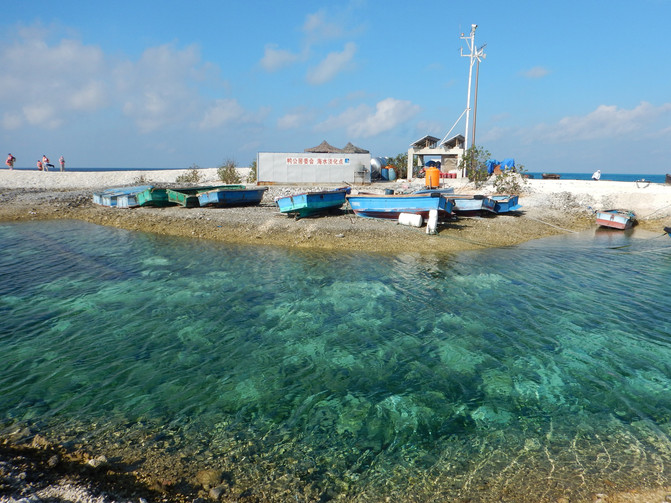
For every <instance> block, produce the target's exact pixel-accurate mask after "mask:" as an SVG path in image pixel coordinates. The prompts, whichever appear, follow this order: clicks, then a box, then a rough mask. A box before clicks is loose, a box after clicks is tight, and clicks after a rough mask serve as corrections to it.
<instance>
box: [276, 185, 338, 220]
mask: <svg viewBox="0 0 671 503" xmlns="http://www.w3.org/2000/svg"><path fill="white" fill-rule="evenodd" d="M349 192H350V189H349V187H342V188H338V189H333V190H322V191H314V192H303V193H301V194H294V195H291V196H284V197H277V198H275V203H276V204H277V207H278V208H279V209H280V212H282V213H286V214H287V215H293V216H295V217H296V218H303V217H307V216H312V215H317V214H320V213H324V212H327V211H330V210H335V209H337V208H340V207H341V206H342V205H343V204H345V196H346V195H347V194H349Z"/></svg>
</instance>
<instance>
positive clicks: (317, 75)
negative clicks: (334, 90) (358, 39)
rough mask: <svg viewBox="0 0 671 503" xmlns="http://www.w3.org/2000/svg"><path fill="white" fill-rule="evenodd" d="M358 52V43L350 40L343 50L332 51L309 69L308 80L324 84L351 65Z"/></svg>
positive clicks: (312, 82)
mask: <svg viewBox="0 0 671 503" xmlns="http://www.w3.org/2000/svg"><path fill="white" fill-rule="evenodd" d="M355 53H356V44H355V43H354V42H348V43H347V44H345V48H344V49H343V50H342V52H331V53H329V54H328V55H327V56H326V58H324V59H323V60H322V62H321V63H319V64H318V65H317V66H316V67H314V68H312V69H310V70H308V74H307V81H308V82H309V83H310V84H314V85H318V84H324V83H326V82H328V81H330V80H332V79H333V78H335V76H336V75H338V74H339V73H340V72H342V71H344V70H346V69H348V68H349V67H350V66H351V61H352V59H353V58H354V54H355Z"/></svg>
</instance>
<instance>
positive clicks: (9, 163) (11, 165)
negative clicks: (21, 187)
mask: <svg viewBox="0 0 671 503" xmlns="http://www.w3.org/2000/svg"><path fill="white" fill-rule="evenodd" d="M15 162H16V157H14V156H13V155H12V154H7V160H6V161H5V164H6V165H7V167H8V168H9V169H14V163H15Z"/></svg>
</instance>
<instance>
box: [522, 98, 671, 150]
mask: <svg viewBox="0 0 671 503" xmlns="http://www.w3.org/2000/svg"><path fill="white" fill-rule="evenodd" d="M669 114H671V103H665V104H663V105H661V106H659V107H655V106H653V105H651V104H650V103H647V102H641V103H640V104H639V105H638V106H637V107H635V108H632V109H629V110H628V109H624V108H619V107H617V106H614V105H600V106H599V107H597V108H596V110H594V111H593V112H590V113H588V114H587V115H584V116H570V117H564V118H562V119H561V120H559V122H557V123H556V124H549V125H547V124H540V125H538V126H536V127H535V128H533V130H532V131H530V132H529V135H530V137H531V138H532V139H533V140H534V141H549V142H570V141H584V140H596V139H605V138H610V139H613V138H624V137H625V136H627V135H630V134H632V133H638V134H647V133H648V132H651V130H650V126H651V124H652V123H653V122H654V121H655V120H656V119H657V118H659V117H660V116H664V115H669ZM667 123H668V122H667Z"/></svg>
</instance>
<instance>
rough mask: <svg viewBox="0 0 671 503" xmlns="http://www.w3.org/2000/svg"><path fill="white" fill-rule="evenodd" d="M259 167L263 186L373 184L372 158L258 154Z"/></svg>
mask: <svg viewBox="0 0 671 503" xmlns="http://www.w3.org/2000/svg"><path fill="white" fill-rule="evenodd" d="M256 166H257V169H258V178H257V179H258V183H259V184H261V185H263V184H305V185H320V184H326V183H333V184H342V183H343V182H347V183H352V184H357V183H370V154H313V153H307V152H300V153H298V152H259V154H258V156H257V161H256ZM363 170H365V172H364V174H363V179H362V175H361V174H360V172H361V171H363Z"/></svg>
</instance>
